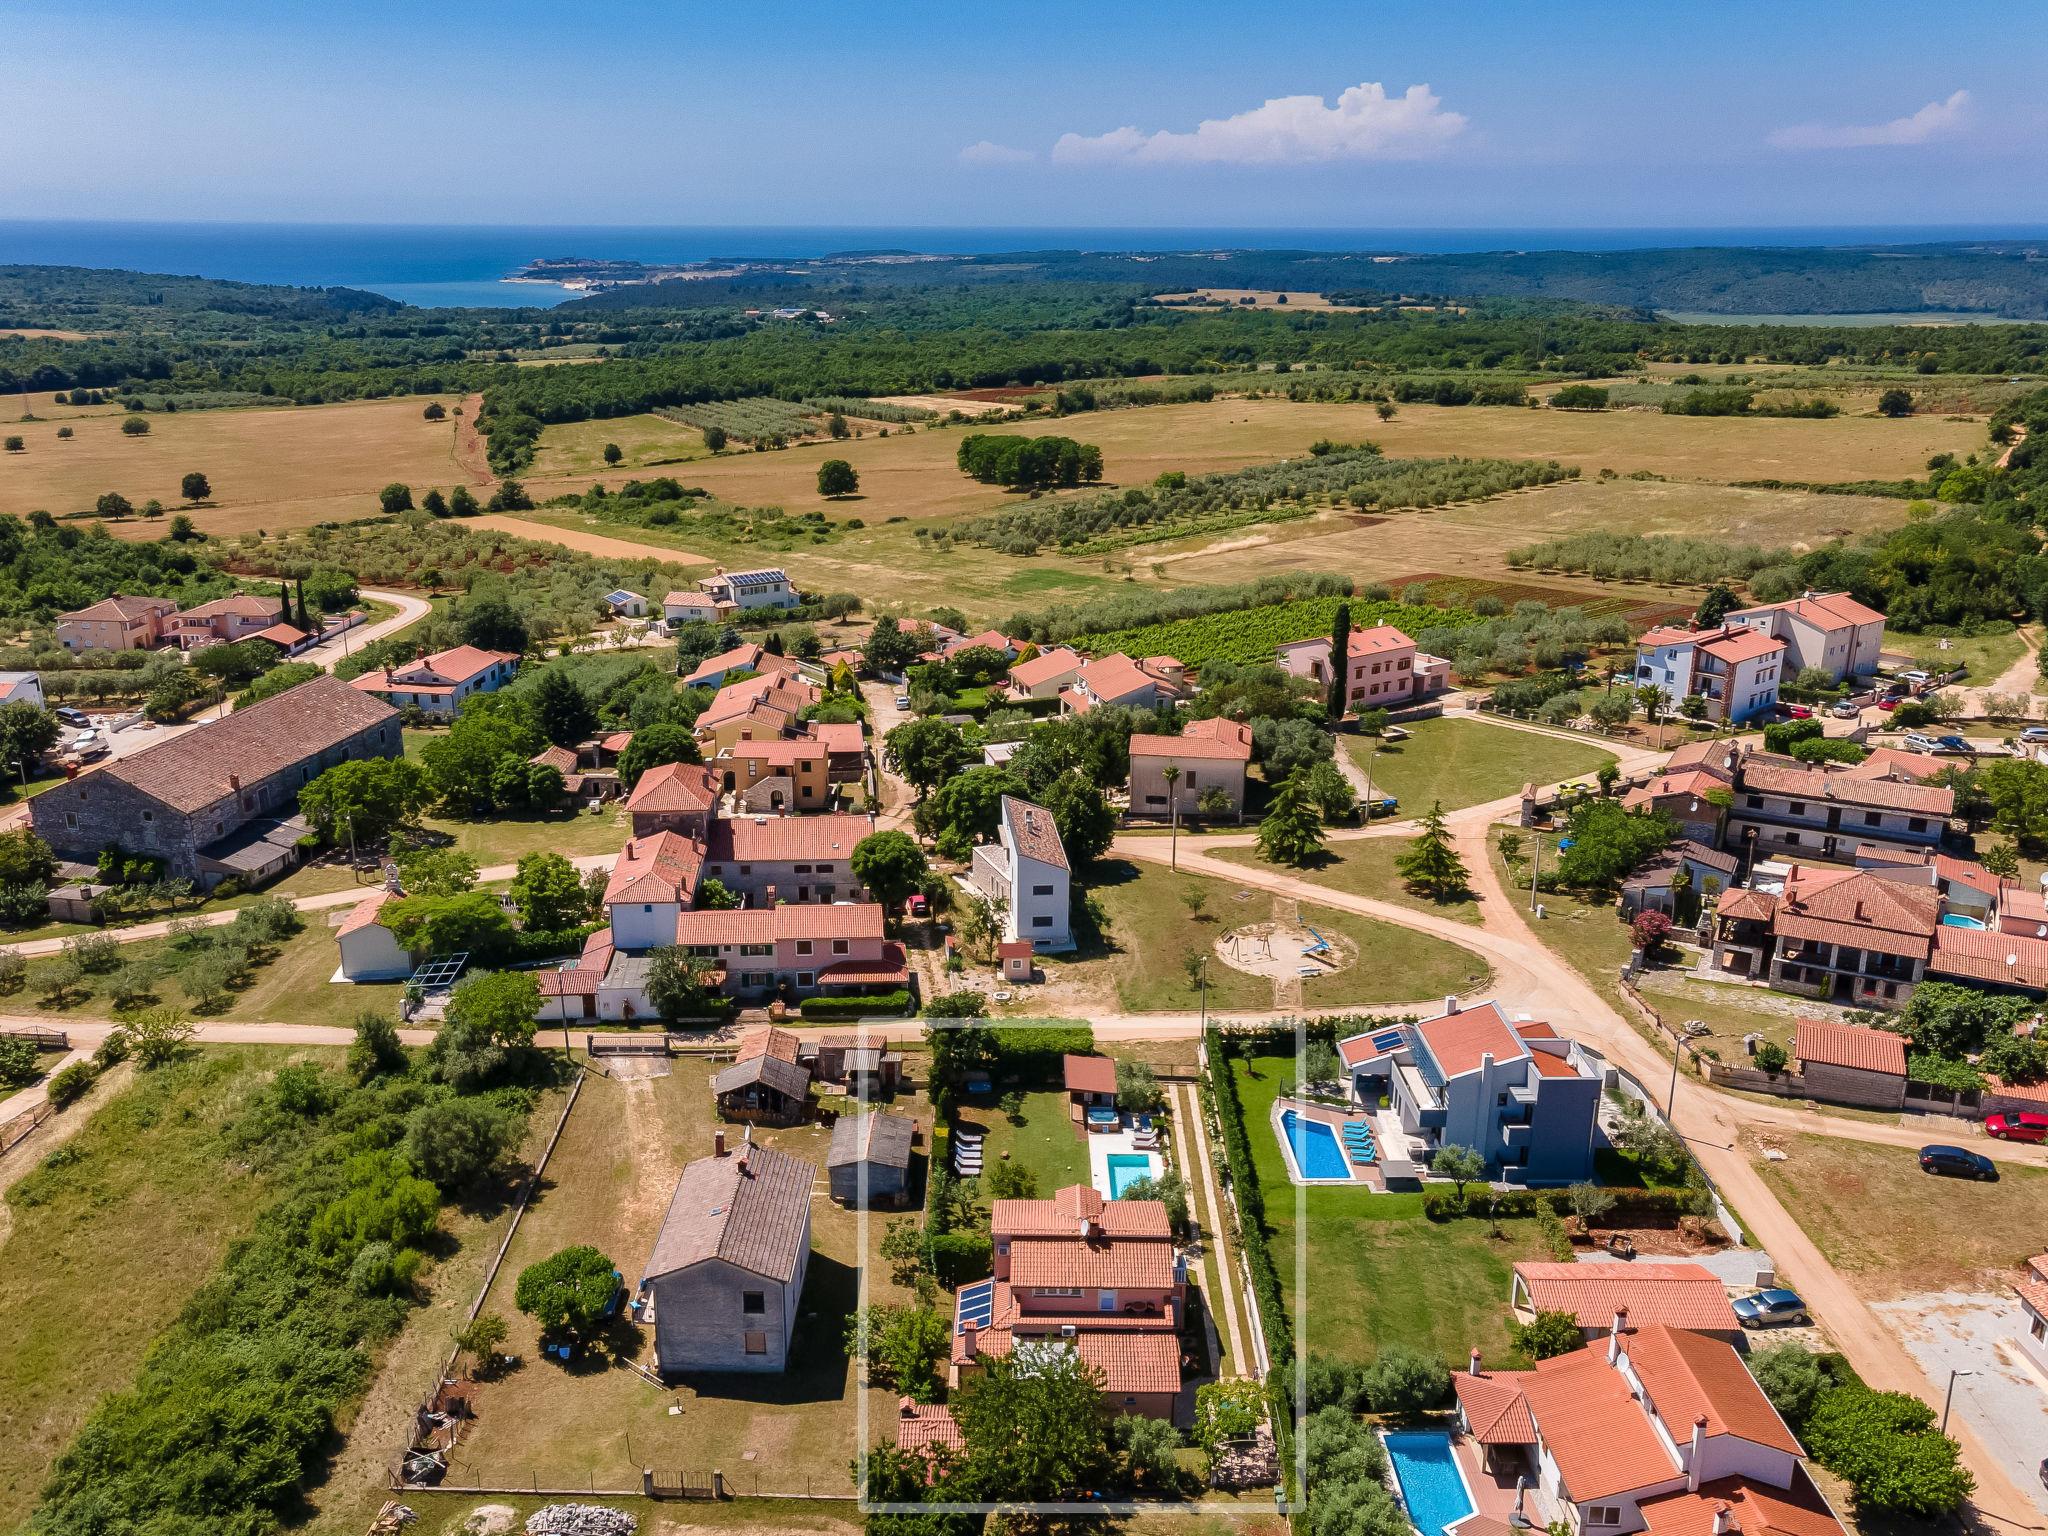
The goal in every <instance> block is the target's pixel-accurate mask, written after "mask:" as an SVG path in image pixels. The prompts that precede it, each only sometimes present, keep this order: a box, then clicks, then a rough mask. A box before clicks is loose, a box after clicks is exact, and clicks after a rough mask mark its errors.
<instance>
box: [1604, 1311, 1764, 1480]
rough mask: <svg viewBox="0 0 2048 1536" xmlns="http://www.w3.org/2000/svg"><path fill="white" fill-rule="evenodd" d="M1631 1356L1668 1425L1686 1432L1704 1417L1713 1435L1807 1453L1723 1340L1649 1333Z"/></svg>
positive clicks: (1637, 1338)
mask: <svg viewBox="0 0 2048 1536" xmlns="http://www.w3.org/2000/svg"><path fill="white" fill-rule="evenodd" d="M1597 1348H1598V1346H1596V1349H1597ZM1628 1357H1629V1359H1630V1361H1631V1362H1633V1364H1634V1365H1635V1371H1636V1376H1637V1378H1638V1379H1639V1380H1640V1381H1641V1382H1642V1383H1643V1386H1644V1387H1645V1388H1646V1389H1647V1390H1648V1391H1649V1394H1650V1398H1651V1400H1652V1401H1653V1402H1655V1403H1656V1405H1657V1412H1658V1415H1659V1416H1660V1417H1661V1418H1662V1419H1663V1420H1664V1422H1665V1424H1666V1425H1667V1426H1673V1425H1675V1426H1679V1427H1680V1429H1682V1428H1683V1426H1686V1425H1689V1424H1691V1423H1692V1422H1693V1421H1694V1420H1695V1419H1696V1418H1698V1417H1699V1416H1700V1415H1702V1414H1704V1415H1705V1416H1706V1420H1707V1425H1706V1428H1707V1433H1708V1434H1709V1435H1733V1436H1735V1437H1736V1438H1737V1439H1740V1440H1748V1441H1751V1442H1752V1443H1754V1444H1757V1445H1766V1446H1769V1447H1770V1448H1771V1449H1773V1450H1776V1451H1783V1452H1784V1453H1785V1454H1786V1455H1788V1456H1798V1455H1800V1454H1802V1453H1801V1451H1800V1447H1799V1442H1798V1440H1796V1439H1795V1438H1794V1437H1793V1434H1792V1431H1791V1430H1790V1429H1788V1428H1786V1427H1785V1421H1784V1420H1783V1419H1782V1418H1780V1417H1779V1416H1778V1410H1777V1409H1775V1408H1773V1407H1772V1406H1771V1400H1770V1399H1769V1398H1767V1397H1765V1396H1764V1389H1763V1388H1762V1387H1760V1386H1758V1385H1757V1384H1756V1378H1755V1377H1754V1376H1752V1375H1750V1374H1749V1367H1748V1366H1746V1365H1744V1364H1743V1363H1742V1356H1740V1355H1738V1354H1737V1353H1736V1352H1735V1351H1734V1350H1733V1349H1731V1348H1730V1347H1729V1346H1728V1345H1726V1344H1723V1343H1722V1342H1721V1341H1720V1340H1718V1339H1710V1338H1708V1337H1707V1336H1706V1335H1705V1334H1700V1333H1689V1332H1687V1331H1686V1330H1684V1329H1682V1328H1664V1327H1650V1328H1643V1329H1639V1330H1638V1331H1637V1332H1636V1333H1635V1335H1634V1336H1633V1337H1631V1338H1630V1339H1629V1341H1628ZM1680 1429H1675V1430H1674V1431H1673V1433H1678V1432H1680Z"/></svg>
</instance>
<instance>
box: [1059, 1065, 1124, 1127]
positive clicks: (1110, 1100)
mask: <svg viewBox="0 0 2048 1536" xmlns="http://www.w3.org/2000/svg"><path fill="white" fill-rule="evenodd" d="M1060 1075H1061V1078H1062V1079H1063V1082H1064V1085H1065V1087H1066V1090H1067V1099H1068V1102H1069V1105H1070V1106H1071V1109H1072V1112H1073V1116H1074V1118H1075V1119H1076V1120H1077V1121H1078V1120H1081V1119H1083V1118H1084V1117H1085V1115H1086V1113H1087V1112H1088V1111H1089V1110H1091V1109H1108V1110H1114V1109H1115V1108H1116V1063H1115V1062H1113V1061H1111V1060H1110V1059H1109V1058H1108V1057H1107V1056H1062V1057H1061V1058H1060Z"/></svg>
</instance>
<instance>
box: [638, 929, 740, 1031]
mask: <svg viewBox="0 0 2048 1536" xmlns="http://www.w3.org/2000/svg"><path fill="white" fill-rule="evenodd" d="M647 1000H648V1002H649V1003H651V1004H653V1006H654V1011H655V1012H656V1013H657V1014H659V1015H660V1016H661V1020H662V1022H663V1023H664V1024H680V1023H682V1022H683V1021H685V1020H687V1019H701V1018H704V1017H706V1016H707V1015H711V1014H715V1013H718V1012H719V1011H720V1009H721V1006H722V999H721V998H720V996H719V992H718V988H717V986H716V984H715V983H714V982H713V981H712V966H711V963H710V962H709V961H708V960H705V959H702V958H701V957H699V956H697V955H692V954H689V953H687V952H686V951H684V950H681V949H678V948H677V947H676V946H675V945H673V944H669V945H665V946H663V947H662V948H660V949H657V950H655V951H654V953H653V954H652V955H651V956H650V957H649V958H648V962H647Z"/></svg>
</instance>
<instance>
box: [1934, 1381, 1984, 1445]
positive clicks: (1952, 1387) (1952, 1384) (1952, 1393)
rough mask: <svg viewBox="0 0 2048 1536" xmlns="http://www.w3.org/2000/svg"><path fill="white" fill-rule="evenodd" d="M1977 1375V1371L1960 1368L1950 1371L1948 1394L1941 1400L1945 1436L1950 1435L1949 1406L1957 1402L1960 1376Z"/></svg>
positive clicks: (1942, 1429)
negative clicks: (1958, 1378)
mask: <svg viewBox="0 0 2048 1536" xmlns="http://www.w3.org/2000/svg"><path fill="white" fill-rule="evenodd" d="M1976 1374H1977V1373H1976V1372H1975V1371H1966V1370H1964V1369H1962V1368H1961V1367H1960V1366H1957V1367H1953V1368H1951V1369H1950V1371H1949V1373H1948V1392H1947V1393H1946V1394H1945V1395H1944V1396H1943V1397H1942V1400H1941V1432H1942V1433H1943V1434H1944V1435H1945V1434H1947V1433H1948V1410H1949V1405H1950V1404H1952V1403H1953V1402H1955V1400H1956V1378H1957V1377H1958V1376H1974V1375H1976Z"/></svg>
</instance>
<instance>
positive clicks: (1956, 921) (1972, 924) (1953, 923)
mask: <svg viewBox="0 0 2048 1536" xmlns="http://www.w3.org/2000/svg"><path fill="white" fill-rule="evenodd" d="M1941 926H1942V927H1944V928H1979V929H1981V928H1982V927H1983V926H1984V924H1983V922H1982V921H1981V920H1979V919H1977V918H1974V917H1965V916H1963V914H1962V913H1960V912H1950V913H1948V914H1947V915H1945V916H1944V917H1943V918H1942V920H1941Z"/></svg>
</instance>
